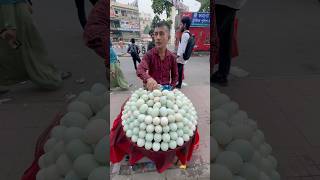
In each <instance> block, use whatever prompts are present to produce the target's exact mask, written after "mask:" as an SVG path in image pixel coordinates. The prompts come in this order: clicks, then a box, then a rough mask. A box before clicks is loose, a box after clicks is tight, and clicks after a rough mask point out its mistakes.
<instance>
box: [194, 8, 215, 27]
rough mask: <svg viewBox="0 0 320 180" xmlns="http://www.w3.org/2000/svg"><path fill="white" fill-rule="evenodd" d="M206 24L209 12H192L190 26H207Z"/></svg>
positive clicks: (208, 24) (208, 21)
mask: <svg viewBox="0 0 320 180" xmlns="http://www.w3.org/2000/svg"><path fill="white" fill-rule="evenodd" d="M207 26H210V13H209V12H196V13H192V23H191V27H207Z"/></svg>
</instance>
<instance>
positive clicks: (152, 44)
mask: <svg viewBox="0 0 320 180" xmlns="http://www.w3.org/2000/svg"><path fill="white" fill-rule="evenodd" d="M153 33H154V30H153V29H151V30H150V31H149V35H150V37H151V39H152V40H151V41H150V42H149V43H148V48H147V51H150V50H151V49H152V48H154V47H155V46H156V44H155V42H154V34H153Z"/></svg>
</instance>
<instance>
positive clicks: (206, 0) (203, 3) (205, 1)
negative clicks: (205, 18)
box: [198, 0, 210, 12]
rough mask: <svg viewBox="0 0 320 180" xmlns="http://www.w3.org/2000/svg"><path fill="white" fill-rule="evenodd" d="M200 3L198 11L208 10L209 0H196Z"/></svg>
mask: <svg viewBox="0 0 320 180" xmlns="http://www.w3.org/2000/svg"><path fill="white" fill-rule="evenodd" d="M198 1H199V2H200V3H201V7H200V9H199V12H210V0H198Z"/></svg>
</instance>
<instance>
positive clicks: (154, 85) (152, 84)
mask: <svg viewBox="0 0 320 180" xmlns="http://www.w3.org/2000/svg"><path fill="white" fill-rule="evenodd" d="M157 88H158V83H157V81H155V80H154V79H153V78H149V79H147V89H148V90H149V91H153V90H155V89H157Z"/></svg>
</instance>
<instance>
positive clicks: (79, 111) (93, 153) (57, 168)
mask: <svg viewBox="0 0 320 180" xmlns="http://www.w3.org/2000/svg"><path fill="white" fill-rule="evenodd" d="M106 108H107V106H106V88H105V86H104V85H102V84H99V83H96V84H94V85H93V86H92V88H91V91H84V92H82V93H80V94H79V96H78V97H77V99H76V100H75V101H73V102H71V103H70V104H69V105H68V106H67V108H66V110H65V111H66V112H64V113H60V112H59V113H57V114H56V116H55V118H54V119H53V121H52V122H51V124H50V125H49V126H48V127H47V128H46V129H45V130H44V131H43V133H42V134H41V135H40V136H39V138H38V140H37V143H36V148H35V153H34V160H33V162H32V164H31V165H30V167H29V168H28V169H26V170H25V172H24V174H23V175H22V178H21V180H44V179H49V180H51V179H57V180H62V179H65V180H69V179H88V180H102V179H106V178H107V174H108V173H107V165H108V163H109V160H108V156H107V154H108V148H107V144H108V142H107V138H106V137H107V136H106V131H105V130H106V128H107V124H106V112H107V111H106ZM94 124H96V125H94ZM97 124H99V126H100V129H99V130H97V131H99V132H98V133H96V134H95V137H94V135H93V133H92V132H93V131H94V129H96V128H95V127H96V126H97ZM103 136H104V137H103ZM89 141H91V142H89ZM92 141H96V142H95V144H92ZM75 142H79V143H80V144H81V143H82V144H83V145H85V146H86V147H89V148H87V150H88V151H87V152H78V154H76V155H75V153H74V152H72V149H73V150H75V149H77V146H76V145H75V144H76V143H75ZM68 148H69V150H68ZM70 149H71V150H70ZM53 155H54V156H53ZM72 155H75V156H74V157H72V158H71V156H72ZM86 163H89V164H90V165H92V166H91V167H89V166H87V167H85V164H86ZM76 169H77V170H76ZM82 171H83V172H84V173H81V172H82Z"/></svg>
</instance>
